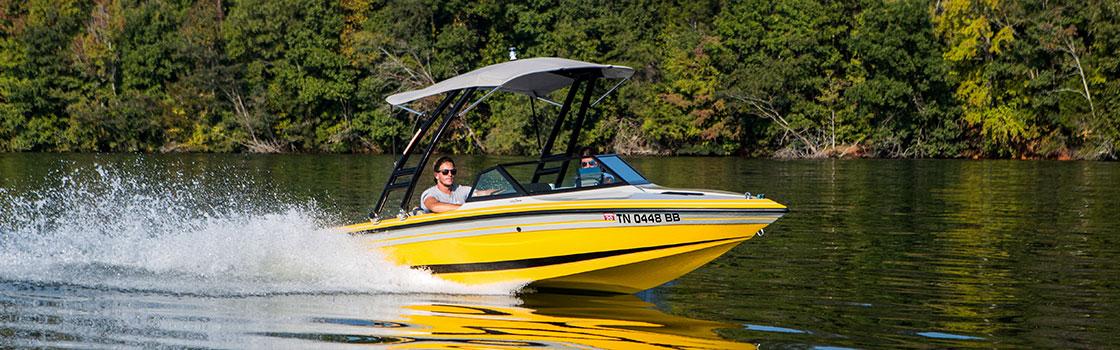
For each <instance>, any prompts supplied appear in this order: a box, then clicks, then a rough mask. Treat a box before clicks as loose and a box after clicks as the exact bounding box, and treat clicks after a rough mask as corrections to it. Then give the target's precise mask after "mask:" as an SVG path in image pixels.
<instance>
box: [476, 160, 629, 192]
mask: <svg viewBox="0 0 1120 350" xmlns="http://www.w3.org/2000/svg"><path fill="white" fill-rule="evenodd" d="M565 163H566V164H565ZM547 166H553V167H554V168H553V169H559V168H561V167H565V166H566V167H567V168H568V169H575V170H570V171H567V172H566V173H567V174H566V175H564V176H562V177H561V176H558V175H557V174H558V173H563V172H552V173H549V172H548V171H547V170H548V169H549V168H547ZM538 169H544V170H545V171H543V172H544V173H547V174H546V175H543V176H538V178H537V180H536V181H533V177H534V176H533V175H534V174H535V173H538V172H541V171H540V170H538ZM648 183H650V182H649V180H646V178H645V177H643V176H642V175H641V174H639V173H638V171H637V170H634V168H632V167H630V165H629V164H627V163H626V161H624V160H622V158H619V157H618V156H617V155H613V154H607V155H598V156H591V157H569V158H563V159H558V160H552V161H548V162H545V164H542V165H541V166H539V167H538V162H537V161H528V162H519V163H507V164H501V165H498V166H495V167H492V168H490V169H486V170H485V171H483V172H482V173H481V174H479V175H478V177H477V178H476V179H475V182H474V186H472V189H473V190H472V191H471V196H470V198H468V199H467V201H468V202H472V201H480V200H490V199H498V198H508V197H519V196H532V195H538V194H547V193H557V192H570V191H581V190H589V189H595V188H602V187H611V186H621V185H643V184H648Z"/></svg>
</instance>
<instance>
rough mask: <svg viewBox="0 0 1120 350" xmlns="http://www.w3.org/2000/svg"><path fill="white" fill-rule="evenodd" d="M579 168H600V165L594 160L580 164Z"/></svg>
mask: <svg viewBox="0 0 1120 350" xmlns="http://www.w3.org/2000/svg"><path fill="white" fill-rule="evenodd" d="M579 166H581V167H584V168H590V167H593V166H599V163H596V162H595V161H594V160H592V161H587V162H579Z"/></svg>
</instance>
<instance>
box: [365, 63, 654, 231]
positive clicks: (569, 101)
mask: <svg viewBox="0 0 1120 350" xmlns="http://www.w3.org/2000/svg"><path fill="white" fill-rule="evenodd" d="M632 75H634V70H633V69H632V68H630V67H623V66H613V65H603V64H595V63H588V62H582V61H575V60H569V59H563V58H554V57H541V58H529V59H522V60H516V61H509V62H504V63H499V64H495V65H491V66H486V67H483V68H479V69H476V70H473V71H471V72H468V73H466V74H462V75H459V76H456V77H453V78H450V79H447V80H444V81H441V82H439V83H436V84H434V85H432V86H429V87H426V88H423V89H420V90H413V91H407V92H402V93H398V94H394V95H391V96H389V97H387V98H385V102H388V103H389V104H391V105H393V106H394V107H397V108H401V109H403V110H405V111H408V112H410V113H413V114H416V115H418V116H420V121H421V123H420V124H421V125H420V128H419V129H417V131H416V134H415V135H413V136H412V139H411V140H410V141H409V142H408V146H407V147H405V149H404V152H403V153H402V154H401V157H400V159H398V160H397V162H396V163H395V164H394V165H393V172H392V174H390V176H389V179H388V181H387V182H386V184H385V188H384V189H383V190H382V191H381V196H380V197H379V198H378V200H377V205H376V206H375V208H374V211H373V212H371V213H370V218H371V219H374V220H377V219H378V217H377V215H378V213H380V212H381V209H383V208H384V205H385V201H386V200H387V198H388V196H389V193H391V192H393V191H398V190H405V193H404V199H402V200H401V205H400V208H401V213H407V209H408V202H409V198H410V197H412V193H413V190H415V187H416V186H415V184H416V182H417V180H419V178H420V174H422V173H423V171H422V168H423V167H424V164H426V163H427V162H428V157H429V156H431V154H432V151H433V150H435V145H436V144H437V143H438V142H439V140H440V139H441V138H442V137H443V133H444V131H445V130H446V129H447V126H448V125H449V124H450V123H451V121H452V120H454V118H455V117H457V116H462V115H464V114H466V113H467V112H468V111H470V110H471V109H472V108H474V107H475V106H477V105H478V104H479V103H481V102H482V101H483V100H485V99H486V98H487V97H490V95H493V94H494V93H495V92H499V91H502V92H512V93H517V94H522V95H526V96H529V97H530V98H535V99H538V100H541V101H545V102H547V103H551V104H554V105H557V106H560V112H559V115H558V116H557V118H556V121H555V122H554V123H553V126H552V130H551V132H550V133H549V137H548V140H547V141H546V142H545V143H544V144H543V145H542V147H541V153H540V158H539V159H538V163H537V171H536V172H535V173H534V174H533V182H536V181H537V180H538V179H539V178H540V176H543V175H548V174H559V175H558V176H557V182H559V181H560V179H562V178H563V177H564V173H565V172H566V171H567V165H568V163H567V162H563V163H562V165H561V166H559V167H554V168H544V164H545V163H546V162H548V161H550V160H553V159H558V158H566V157H569V156H571V155H572V154H573V153H574V152H575V151H576V148H575V147H576V144H577V143H578V142H579V134H580V131H581V130H583V121H584V117H585V116H586V114H587V110H588V109H589V108H590V107H593V106H594V105H596V104H598V103H599V102H600V101H602V100H603V98H605V97H606V96H607V95H609V94H610V93H611V92H613V91H614V90H615V89H616V88H618V86H619V85H622V83H623V82H625V81H626V80H628V79H630V77H631V76H632ZM600 78H607V79H621V80H620V81H619V82H618V83H617V84H615V85H614V86H613V87H611V88H610V90H608V91H607V92H606V93H604V94H603V95H602V96H600V97H599V98H598V99H596V100H595V101H594V102H591V97H592V94H593V93H594V89H595V85H596V84H595V83H596V81H597V80H598V79H600ZM585 84H586V88H585V89H584V93H583V96H582V99H581V101H580V107H579V111H578V113H577V114H576V116H575V119H574V120H573V121H572V122H571V123H570V124H569V125H570V127H569V129H571V131H572V133H571V135H570V137H569V139H568V143H567V145H568V149H567V150H566V151H565V152H564V153H558V154H553V153H552V146H553V144H554V143H555V141H556V137H557V136H559V134H560V129H561V126H563V125H564V121H565V119H566V118H565V117H566V116H567V115H568V112H569V111H570V110H571V107H572V105H573V102H574V101H575V97H576V95H577V93H578V92H579V90H580V88H581V87H582V85H585ZM568 86H571V87H572V88H571V89H569V90H568V94H567V97H566V98H565V99H564V101H563V102H555V101H552V100H549V99H547V98H545V97H544V96H546V95H548V94H550V93H552V92H554V91H556V90H560V89H563V88H565V87H568ZM480 89H481V90H484V91H487V92H486V94H485V95H483V96H482V97H480V98H479V99H478V100H476V101H474V102H473V103H471V104H470V105H469V106H467V105H466V103H467V102H468V101H469V100H470V99H471V95H473V94H474V93H475V92H476V91H478V90H480ZM439 94H446V97H444V98H443V101H442V102H440V104H439V106H438V107H436V108H435V110H434V111H432V113H431V114H423V113H420V112H418V111H416V110H413V109H411V108H409V107H406V106H405V104H407V103H409V102H413V101H416V100H419V99H422V98H425V97H429V96H434V95H439ZM452 101H454V103H452ZM437 122H438V125H439V128H438V129H437V131H436V134H435V135H434V136H433V137H432V138H431V140H430V141H429V142H428V145H427V147H426V149H425V151H424V153H423V154H421V156H420V159H419V160H418V161H417V162H416V165H415V166H412V167H408V166H407V165H406V164H408V160H409V157H410V155H411V154H412V153H413V152H414V151H415V150H416V148H417V147H419V146H420V145H419V143H420V142H421V140H422V139H423V138H424V135H425V134H426V133H427V132H428V131H429V130H430V129H431V128H432V127H434V126H435V125H436V124H437ZM403 177H408V178H409V179H408V180H407V181H403V182H398V181H397V180H398V179H401V178H403ZM405 215H407V214H405Z"/></svg>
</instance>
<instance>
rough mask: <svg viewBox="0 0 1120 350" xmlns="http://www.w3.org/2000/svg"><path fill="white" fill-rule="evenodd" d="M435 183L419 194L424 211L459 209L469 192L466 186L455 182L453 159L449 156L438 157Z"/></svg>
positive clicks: (469, 189)
mask: <svg viewBox="0 0 1120 350" xmlns="http://www.w3.org/2000/svg"><path fill="white" fill-rule="evenodd" d="M433 170H435V179H436V185H435V186H432V187H431V188H428V189H427V190H425V191H424V193H422V194H420V208H421V209H424V212H425V213H442V212H445V211H448V210H455V209H459V207H460V206H462V205H463V203H465V202H466V201H467V196H468V195H469V194H470V193H471V188H470V187H468V186H459V185H456V184H455V173H456V170H455V161H453V160H451V157H447V156H444V157H439V159H436V163H435V167H433Z"/></svg>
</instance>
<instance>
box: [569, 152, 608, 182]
mask: <svg viewBox="0 0 1120 350" xmlns="http://www.w3.org/2000/svg"><path fill="white" fill-rule="evenodd" d="M579 153H580V156H582V157H583V158H582V159H580V160H579V171H578V176H579V178H578V179H577V182H578V183H577V185H578V186H581V187H582V186H595V185H599V184H609V183H612V182H614V176H612V175H611V174H608V173H605V172H603V169H602V168H600V167H599V161H597V160H595V158H593V157H592V156H593V155H595V153H596V152H595V149H593V148H591V147H584V148H583V149H582V150H580V152H579Z"/></svg>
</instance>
